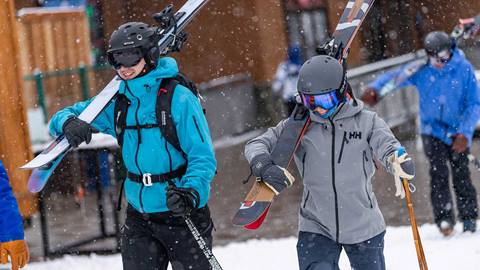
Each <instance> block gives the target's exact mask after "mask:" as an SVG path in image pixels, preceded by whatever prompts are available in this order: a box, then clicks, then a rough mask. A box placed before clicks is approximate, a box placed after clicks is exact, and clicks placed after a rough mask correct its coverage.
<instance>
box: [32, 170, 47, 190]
mask: <svg viewBox="0 0 480 270" xmlns="http://www.w3.org/2000/svg"><path fill="white" fill-rule="evenodd" d="M47 179H48V177H46V175H45V172H43V171H42V170H39V169H34V170H33V171H32V174H31V175H30V177H29V178H28V183H27V188H28V191H30V192H31V193H38V192H40V191H42V189H43V187H45V184H46V183H47Z"/></svg>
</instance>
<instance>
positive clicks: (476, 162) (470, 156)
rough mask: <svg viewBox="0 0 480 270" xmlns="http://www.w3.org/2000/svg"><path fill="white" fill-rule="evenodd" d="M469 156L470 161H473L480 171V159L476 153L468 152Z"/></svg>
mask: <svg viewBox="0 0 480 270" xmlns="http://www.w3.org/2000/svg"><path fill="white" fill-rule="evenodd" d="M467 158H468V160H469V161H470V162H472V163H473V165H475V168H476V169H477V171H480V161H479V160H478V158H476V157H475V156H474V155H472V154H468V155H467Z"/></svg>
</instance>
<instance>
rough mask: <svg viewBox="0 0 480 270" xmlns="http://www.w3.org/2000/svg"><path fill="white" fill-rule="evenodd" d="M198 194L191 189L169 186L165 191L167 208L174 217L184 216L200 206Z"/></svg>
mask: <svg viewBox="0 0 480 270" xmlns="http://www.w3.org/2000/svg"><path fill="white" fill-rule="evenodd" d="M199 197H200V196H199V195H198V192H197V191H196V190H194V189H193V188H179V187H175V186H169V187H168V189H167V207H168V209H170V211H172V213H173V215H174V216H184V215H186V214H188V213H190V211H192V209H194V208H196V207H198V205H199V204H200V199H199Z"/></svg>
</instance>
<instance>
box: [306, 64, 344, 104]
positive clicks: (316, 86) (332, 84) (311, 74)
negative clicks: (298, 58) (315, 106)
mask: <svg viewBox="0 0 480 270" xmlns="http://www.w3.org/2000/svg"><path fill="white" fill-rule="evenodd" d="M345 75H346V74H345V69H344V67H343V66H342V64H340V63H339V62H338V60H337V59H335V58H333V57H331V56H328V55H317V56H314V57H312V58H310V59H309V60H307V61H306V62H305V63H304V64H303V65H302V67H301V68H300V72H299V75H298V82H297V90H298V92H299V93H300V94H306V95H319V94H325V93H328V92H331V91H332V90H336V92H337V98H338V99H339V100H343V98H344V97H345V90H346V89H347V87H346V85H347V82H346V76H345Z"/></svg>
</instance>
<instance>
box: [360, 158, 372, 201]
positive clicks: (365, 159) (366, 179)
mask: <svg viewBox="0 0 480 270" xmlns="http://www.w3.org/2000/svg"><path fill="white" fill-rule="evenodd" d="M365 161H368V158H367V152H365V150H363V158H362V164H363V174H364V175H365V191H366V192H367V198H368V201H369V202H370V208H373V203H372V199H371V198H370V194H369V193H368V177H367V170H366V169H365Z"/></svg>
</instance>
